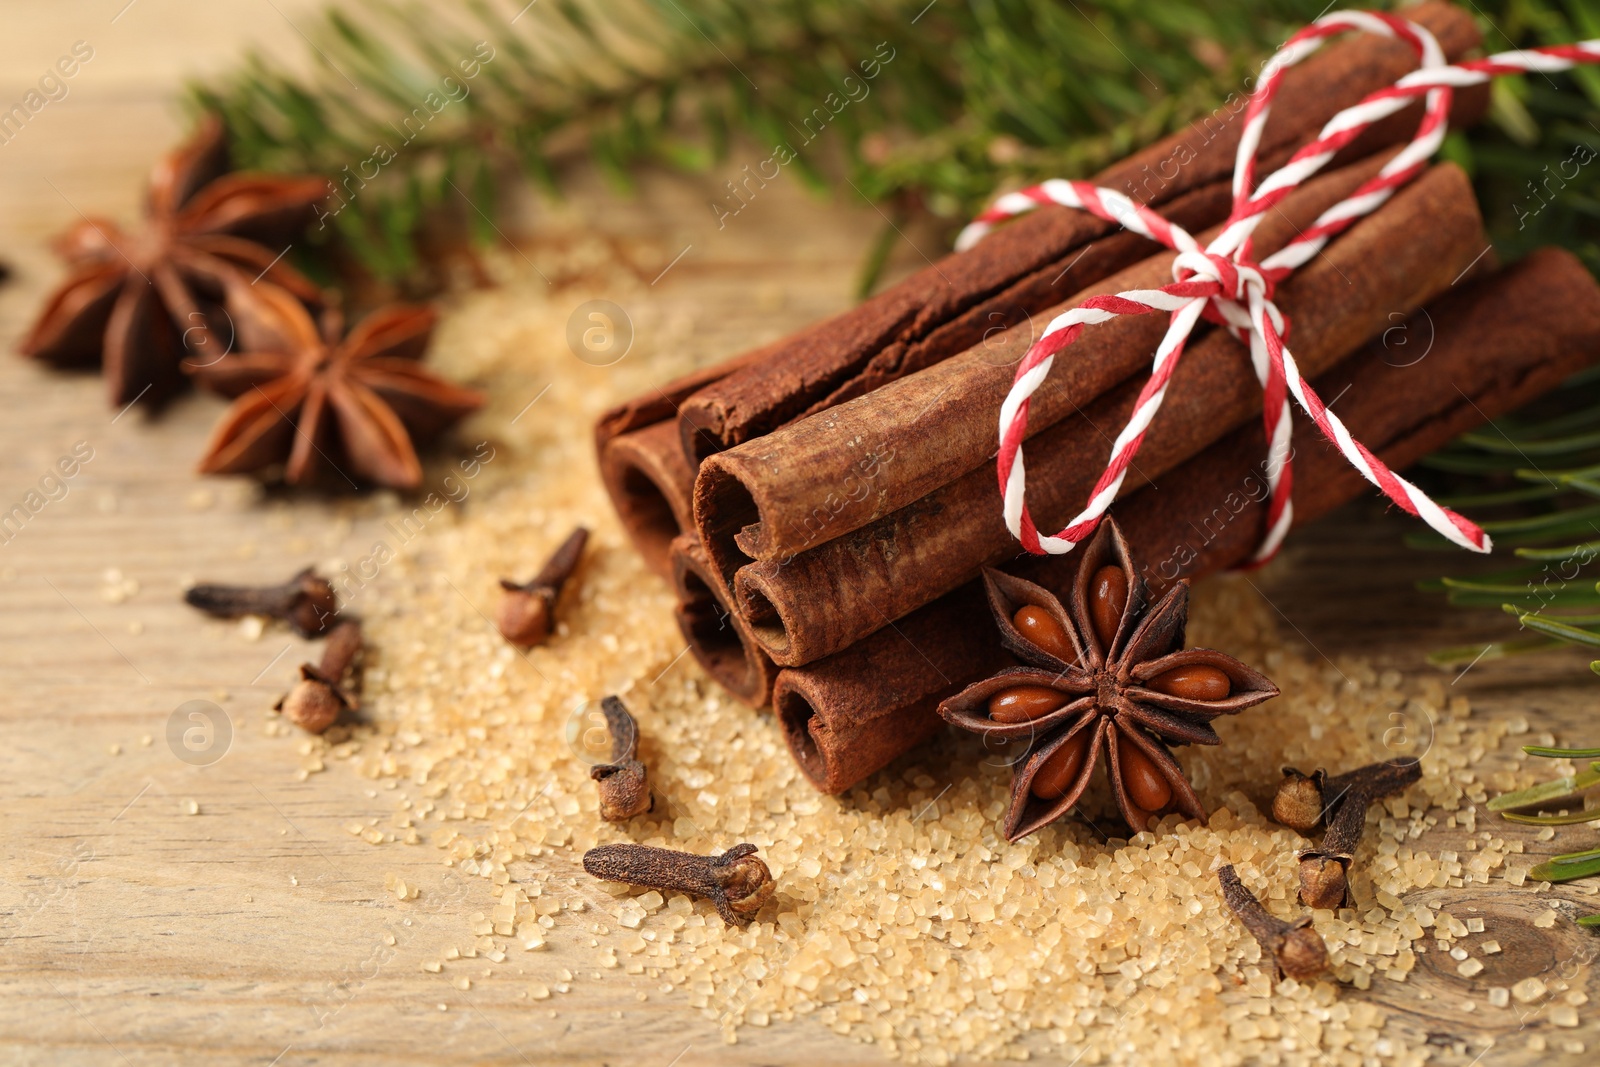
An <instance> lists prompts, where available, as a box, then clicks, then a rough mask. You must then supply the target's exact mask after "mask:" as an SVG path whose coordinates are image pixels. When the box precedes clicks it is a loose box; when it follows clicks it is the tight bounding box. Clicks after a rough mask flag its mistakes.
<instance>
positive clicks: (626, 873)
mask: <svg viewBox="0 0 1600 1067" xmlns="http://www.w3.org/2000/svg"><path fill="white" fill-rule="evenodd" d="M755 853H756V846H754V845H750V844H744V845H734V846H733V847H732V848H730V849H729V850H728V851H726V852H724V853H722V854H721V855H720V856H697V855H695V854H694V853H692V852H674V851H673V850H672V849H667V848H652V847H650V846H649V845H601V846H599V847H598V848H591V849H590V850H589V851H588V852H585V853H584V854H583V869H584V870H586V871H588V872H589V873H590V874H592V875H594V876H595V877H596V878H603V879H605V880H606V881H608V882H626V883H628V884H629V885H641V886H649V887H651V888H652V889H668V890H677V891H679V892H683V893H692V894H693V895H695V896H697V897H705V898H706V899H708V900H710V901H711V902H712V903H713V904H715V905H716V906H717V913H718V914H719V915H721V916H722V921H723V922H725V923H727V924H729V925H730V926H733V925H742V924H744V923H747V922H749V921H750V920H751V919H753V918H755V916H756V913H757V912H759V911H760V910H761V909H762V907H763V906H764V905H765V904H766V903H767V901H769V900H771V899H772V894H773V892H774V890H776V888H777V883H775V882H774V881H773V880H772V872H771V871H770V870H768V869H767V865H766V864H765V863H763V862H762V861H761V858H760V857H759V856H757V855H756V854H755Z"/></svg>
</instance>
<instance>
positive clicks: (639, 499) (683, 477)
mask: <svg viewBox="0 0 1600 1067" xmlns="http://www.w3.org/2000/svg"><path fill="white" fill-rule="evenodd" d="M600 477H601V479H602V481H604V483H605V487H606V492H607V493H609V494H610V496H611V504H612V506H613V507H614V508H615V509H616V512H617V518H618V519H620V520H621V522H622V527H623V529H624V530H626V531H627V532H628V537H629V538H630V539H631V540H632V541H633V545H634V547H635V548H636V549H638V551H639V555H640V556H642V557H644V561H645V565H646V566H648V567H649V568H650V569H651V570H653V571H655V572H656V573H657V574H659V575H661V576H662V577H670V576H671V573H672V564H671V562H670V560H669V559H668V556H669V554H670V552H671V548H672V539H673V538H675V537H677V536H678V535H679V534H681V533H683V532H684V530H686V529H691V528H692V524H693V520H694V515H693V507H692V503H691V502H692V496H691V494H692V493H693V490H694V470H693V468H691V467H690V466H689V462H688V460H686V459H685V458H684V456H683V450H682V448H681V447H679V444H678V432H677V427H676V426H675V425H674V424H673V423H672V422H670V421H666V422H658V423H655V424H653V425H650V426H646V427H644V428H642V429H638V430H633V431H630V432H628V433H624V434H621V435H619V436H617V437H614V438H612V439H611V440H609V441H607V442H606V443H605V444H604V445H603V446H601V449H600Z"/></svg>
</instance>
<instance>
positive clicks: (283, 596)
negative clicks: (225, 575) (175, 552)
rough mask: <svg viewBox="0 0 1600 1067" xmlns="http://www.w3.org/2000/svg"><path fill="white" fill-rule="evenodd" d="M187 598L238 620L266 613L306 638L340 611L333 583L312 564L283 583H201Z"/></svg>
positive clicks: (203, 608) (190, 602)
mask: <svg viewBox="0 0 1600 1067" xmlns="http://www.w3.org/2000/svg"><path fill="white" fill-rule="evenodd" d="M183 599H184V601H185V602H186V603H187V604H188V605H189V606H190V607H194V608H199V609H200V610H201V611H203V612H205V613H206V614H207V615H215V616H217V617H218V618H223V619H236V618H238V617H239V616H241V615H265V616H266V617H268V618H271V619H282V620H283V621H284V622H287V623H288V624H289V625H290V626H292V627H294V629H295V631H296V632H298V633H299V634H300V635H301V636H302V637H315V636H317V635H318V634H320V633H322V632H323V631H325V630H326V629H328V627H329V626H331V625H332V623H333V618H334V616H335V615H337V614H338V613H339V597H338V595H337V594H336V593H334V591H333V583H332V582H330V581H328V579H326V578H324V577H322V576H321V575H320V574H318V573H317V572H316V571H315V570H314V569H312V568H311V567H307V568H306V569H305V570H303V571H301V572H300V573H299V574H296V575H295V576H294V577H293V578H290V579H289V580H288V581H287V582H284V583H283V584H282V585H260V586H255V585H197V586H194V587H193V588H191V589H189V590H188V591H187V592H185V593H184V594H183Z"/></svg>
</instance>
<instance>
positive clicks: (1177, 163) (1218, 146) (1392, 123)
mask: <svg viewBox="0 0 1600 1067" xmlns="http://www.w3.org/2000/svg"><path fill="white" fill-rule="evenodd" d="M1405 14H1406V16H1407V17H1408V18H1411V19H1413V20H1414V21H1417V22H1419V23H1420V24H1422V25H1424V26H1426V27H1427V28H1428V29H1430V30H1431V31H1432V32H1433V33H1434V34H1435V35H1436V36H1437V37H1438V39H1439V42H1440V44H1441V46H1442V47H1443V49H1444V51H1445V53H1446V55H1448V56H1450V57H1451V58H1457V57H1459V56H1461V55H1462V54H1464V53H1465V52H1466V51H1468V50H1470V49H1472V48H1475V47H1477V45H1478V43H1479V35H1478V32H1477V29H1476V27H1475V26H1474V24H1473V22H1472V19H1471V17H1470V16H1469V15H1468V13H1467V12H1466V11H1464V10H1462V9H1461V8H1458V7H1456V6H1454V5H1452V4H1447V3H1424V4H1419V5H1417V6H1416V7H1414V8H1411V9H1408V10H1407V11H1406V12H1405ZM1415 66H1416V61H1415V57H1414V56H1413V55H1412V53H1411V50H1410V49H1409V48H1408V47H1406V46H1405V45H1404V44H1401V43H1400V42H1398V41H1393V40H1388V39H1382V38H1376V37H1372V36H1367V35H1362V36H1359V37H1353V38H1352V39H1349V40H1344V41H1340V42H1338V43H1335V44H1332V45H1329V46H1328V47H1326V48H1324V49H1323V50H1322V51H1321V52H1319V53H1317V54H1316V55H1314V56H1312V57H1311V58H1310V59H1308V60H1307V61H1306V62H1304V63H1302V64H1300V65H1299V66H1296V67H1294V68H1292V69H1291V70H1290V71H1289V72H1288V73H1287V74H1286V75H1285V76H1284V79H1283V82H1282V84H1281V86H1280V89H1279V93H1278V97H1277V100H1276V102H1275V103H1274V106H1273V112H1272V119H1271V121H1269V122H1268V123H1267V126H1266V129H1265V131H1264V133H1263V136H1262V142H1261V149H1260V152H1259V159H1260V161H1261V173H1263V174H1265V173H1270V171H1271V170H1272V169H1275V168H1276V167H1277V166H1278V165H1280V164H1281V163H1283V162H1284V161H1286V160H1287V159H1288V157H1289V156H1290V155H1291V154H1292V153H1293V151H1294V150H1296V149H1297V148H1299V147H1300V145H1302V144H1303V143H1305V142H1306V141H1309V140H1310V139H1311V138H1312V136H1313V135H1314V134H1315V133H1316V131H1317V130H1319V129H1320V128H1321V126H1322V124H1323V123H1324V122H1326V121H1327V120H1328V119H1329V118H1331V117H1332V116H1333V115H1334V114H1335V113H1336V112H1338V111H1339V110H1341V109H1342V108H1345V107H1348V106H1350V105H1352V104H1354V103H1356V102H1357V101H1359V100H1360V99H1361V98H1363V97H1364V96H1366V95H1367V94H1368V93H1370V92H1373V91H1374V90H1377V89H1380V88H1382V87H1384V86H1386V85H1389V84H1391V83H1392V82H1394V81H1395V80H1396V79H1398V78H1400V77H1401V76H1402V75H1404V74H1406V73H1408V72H1410V71H1411V70H1412V69H1414V67H1415ZM1483 100H1484V97H1483V95H1482V94H1481V93H1477V94H1473V93H1463V94H1462V95H1461V97H1460V99H1459V101H1457V102H1458V104H1459V105H1460V109H1461V115H1460V116H1459V117H1467V116H1470V115H1472V114H1475V113H1476V112H1477V111H1479V110H1481V108H1482V106H1483ZM1244 104H1245V95H1244V94H1243V93H1240V94H1235V96H1233V97H1230V99H1229V100H1228V101H1227V102H1226V103H1225V104H1224V105H1223V107H1222V108H1219V109H1218V111H1217V112H1215V113H1213V114H1211V115H1208V116H1206V117H1205V118H1203V119H1201V120H1200V121H1198V122H1196V123H1194V124H1193V125H1192V126H1191V127H1189V128H1188V129H1186V130H1183V131H1180V132H1179V133H1177V134H1174V135H1173V136H1171V137H1168V138H1166V139H1165V140H1163V141H1161V142H1158V143H1157V144H1155V145H1152V146H1150V147H1149V148H1147V149H1145V150H1144V151H1142V152H1139V153H1136V154H1135V155H1133V156H1131V157H1129V158H1128V159H1126V160H1124V161H1122V162H1121V163H1118V164H1116V165H1114V166H1112V167H1110V168H1107V169H1106V170H1104V171H1102V172H1101V173H1100V174H1098V175H1095V177H1094V179H1093V180H1094V181H1095V182H1096V183H1097V184H1100V185H1107V186H1110V187H1113V188H1117V189H1122V190H1125V191H1126V192H1127V193H1128V195H1130V196H1131V197H1133V198H1134V199H1136V200H1140V201H1143V202H1145V203H1148V204H1150V205H1152V206H1163V213H1168V214H1170V213H1171V212H1170V211H1169V210H1168V209H1167V208H1166V207H1165V206H1164V205H1173V206H1174V207H1175V205H1174V201H1176V200H1177V199H1178V198H1180V197H1182V196H1184V195H1185V194H1187V193H1190V192H1191V191H1193V190H1197V189H1200V188H1202V187H1204V186H1206V185H1209V184H1211V183H1214V182H1217V181H1225V180H1226V179H1227V177H1228V175H1229V174H1230V173H1231V171H1232V170H1233V165H1234V156H1235V151H1236V149H1237V147H1238V142H1239V136H1240V132H1241V130H1242V127H1243V124H1244V112H1245V107H1244ZM1403 114H1404V116H1405V117H1404V118H1402V117H1400V116H1399V115H1396V116H1393V117H1392V118H1391V119H1389V120H1386V121H1385V122H1384V123H1382V124H1381V128H1379V127H1376V126H1375V127H1374V128H1373V129H1372V130H1371V131H1369V132H1368V133H1367V134H1365V135H1363V137H1362V138H1361V140H1360V142H1359V143H1358V144H1357V145H1352V146H1350V147H1349V148H1348V149H1347V150H1346V151H1345V152H1344V153H1343V154H1342V158H1343V159H1344V160H1346V161H1348V160H1352V159H1358V158H1361V156H1362V155H1364V154H1367V153H1370V152H1372V151H1374V150H1375V149H1376V148H1378V147H1380V146H1382V145H1385V144H1393V143H1395V142H1396V141H1399V140H1403V139H1405V138H1407V137H1409V136H1410V134H1411V132H1412V131H1413V130H1414V129H1415V128H1416V123H1417V119H1418V116H1419V115H1420V111H1419V110H1418V109H1416V108H1415V107H1413V108H1410V109H1407V111H1406V112H1404V113H1403ZM1207 224H1208V223H1198V224H1192V223H1190V222H1184V223H1182V225H1184V226H1185V227H1186V228H1189V227H1191V225H1194V228H1200V227H1203V226H1205V225H1207ZM1115 228H1116V227H1115V226H1113V225H1111V224H1108V223H1105V222H1102V221H1100V220H1098V219H1094V218H1092V217H1091V216H1088V215H1085V214H1083V213H1082V212H1076V211H1069V210H1067V209H1063V208H1053V207H1047V208H1043V209H1040V210H1039V211H1036V212H1033V213H1031V214H1030V215H1028V216H1026V217H1025V218H1023V219H1021V220H1018V222H1016V223H1013V224H1012V225H1010V226H1006V227H1002V228H1001V229H1000V230H998V231H996V232H995V233H993V234H991V235H990V236H989V237H988V238H987V239H985V240H984V241H983V242H981V243H980V244H979V245H978V246H977V247H976V248H974V249H971V250H970V251H967V252H964V253H960V254H957V255H952V256H947V257H945V258H944V259H942V260H940V261H939V262H937V263H935V264H932V265H930V266H928V267H927V268H925V269H923V270H921V271H918V272H917V273H915V274H913V275H911V276H910V277H909V278H907V279H905V280H904V281H902V282H901V283H899V284H897V285H895V286H892V287H890V288H889V289H887V290H885V291H884V292H882V293H880V294H878V295H877V296H875V297H873V298H872V299H871V300H868V301H866V302H865V303H863V304H861V305H860V306H858V307H857V308H855V309H853V310H851V311H849V312H846V313H845V314H844V315H841V316H839V317H837V318H835V319H831V320H828V321H826V322H823V323H819V324H818V325H816V326H814V327H812V328H810V329H808V330H805V331H802V332H801V333H799V334H796V335H795V336H794V337H793V338H791V339H790V341H789V343H788V344H787V345H786V346H785V347H784V350H783V352H782V354H781V356H780V358H777V359H769V360H764V361H761V362H760V363H755V364H752V365H750V366H748V367H745V368H744V369H742V370H741V371H739V372H738V373H735V374H730V375H728V376H726V377H725V378H723V379H721V380H719V381H717V382H715V383H714V384H711V385H708V386H707V387H706V388H704V389H701V390H700V391H698V392H697V393H695V394H694V395H693V396H691V397H689V398H688V399H686V400H685V401H684V402H683V405H682V411H681V413H680V418H679V425H680V429H681V432H682V436H683V441H684V450H685V453H686V454H687V455H688V456H689V457H690V460H691V462H694V461H697V460H702V459H704V458H705V457H706V456H707V455H709V454H710V453H711V452H712V451H715V450H718V449H723V448H730V447H732V446H734V445H737V444H739V443H741V442H744V441H748V440H751V439H752V438H755V437H759V436H761V435H762V434H766V433H770V432H771V431H773V430H775V429H777V428H778V427H779V426H781V425H783V424H784V423H786V422H788V421H790V420H792V419H795V418H799V417H802V416H804V415H806V414H810V413H814V412H816V411H819V410H823V409H825V408H827V407H830V406H832V405H833V404H837V403H840V402H841V401H843V400H847V399H850V398H852V397H855V396H859V395H862V394H864V393H866V392H868V391H870V390H871V389H874V388H876V387H878V386H880V385H882V384H884V383H885V382H887V381H890V380H892V379H894V378H898V377H901V376H903V375H905V374H908V373H912V372H914V371H917V370H920V369H922V368H924V367H927V366H930V365H932V363H934V362H937V361H938V360H939V359H942V358H944V357H945V356H948V355H951V354H953V353H955V352H959V351H962V350H964V349H965V348H968V347H970V346H971V345H972V344H974V343H975V342H974V340H973V339H972V337H973V334H974V332H975V333H976V334H977V335H979V336H981V335H982V332H983V331H984V330H986V329H988V328H990V327H992V326H994V325H996V324H997V323H1001V324H1004V325H1014V324H1016V323H1017V322H1019V321H1022V319H1023V317H1024V315H1025V314H1027V313H1032V312H1034V311H1037V310H1038V309H1040V308H1044V307H1048V306H1050V305H1052V304H1056V303H1059V302H1060V301H1061V300H1063V299H1065V298H1066V297H1067V296H1068V295H1070V294H1071V293H1072V292H1075V291H1076V290H1077V289H1079V288H1082V287H1083V285H1084V284H1087V283H1086V282H1082V281H1080V282H1079V283H1078V284H1076V285H1071V286H1069V287H1067V288H1065V289H1062V288H1059V287H1055V286H1053V285H1050V284H1049V283H1048V279H1049V278H1050V277H1051V276H1053V275H1054V274H1055V273H1056V272H1057V271H1058V270H1059V267H1058V266H1057V264H1059V263H1063V262H1065V261H1066V260H1067V258H1068V257H1069V255H1070V254H1071V253H1072V252H1073V250H1074V249H1078V248H1081V247H1083V246H1084V245H1087V244H1089V243H1090V242H1094V241H1097V240H1099V239H1101V238H1103V237H1106V236H1108V235H1109V234H1111V233H1112V232H1113V231H1114V230H1115ZM1124 265H1126V264H1124ZM1112 269H1117V268H1112ZM1041 283H1043V284H1041ZM1019 312H1022V313H1023V314H1019ZM1005 320H1009V321H1005ZM950 334H956V335H958V337H957V338H955V339H954V340H955V342H956V343H952V340H953V339H952V337H951V336H950Z"/></svg>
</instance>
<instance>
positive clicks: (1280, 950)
mask: <svg viewBox="0 0 1600 1067" xmlns="http://www.w3.org/2000/svg"><path fill="white" fill-rule="evenodd" d="M1217 881H1218V882H1220V883H1221V884H1222V899H1223V902H1224V903H1226V904H1227V905H1228V908H1229V909H1230V910H1231V911H1232V912H1233V913H1234V915H1236V916H1238V917H1239V922H1240V923H1242V924H1243V926H1244V928H1245V929H1246V930H1249V931H1250V936H1252V937H1254V938H1255V939H1256V944H1258V945H1260V946H1261V951H1262V953H1263V954H1265V955H1267V956H1270V957H1271V958H1272V962H1273V964H1274V966H1275V967H1276V968H1277V972H1278V977H1279V978H1282V977H1284V976H1285V975H1287V976H1289V977H1290V978H1293V979H1295V980H1296V981H1300V982H1304V981H1309V980H1310V979H1312V978H1315V977H1316V976H1317V975H1319V974H1322V973H1323V972H1325V971H1326V970H1327V969H1328V946H1327V945H1326V944H1325V943H1324V942H1323V940H1322V935H1320V934H1318V933H1317V932H1316V930H1314V929H1312V928H1311V916H1309V915H1302V916H1300V917H1299V918H1298V919H1295V920H1293V921H1292V922H1284V921H1283V920H1282V919H1280V918H1278V917H1277V916H1276V915H1273V914H1272V913H1271V912H1269V911H1268V910H1267V909H1266V908H1264V907H1262V905H1261V901H1260V900H1258V899H1256V895H1255V894H1254V893H1252V892H1250V890H1248V889H1246V888H1245V886H1244V883H1243V882H1241V881H1239V875H1238V874H1237V873H1236V872H1235V871H1234V869H1233V865H1232V864H1227V865H1225V866H1223V867H1221V868H1219V869H1218V870H1217Z"/></svg>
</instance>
